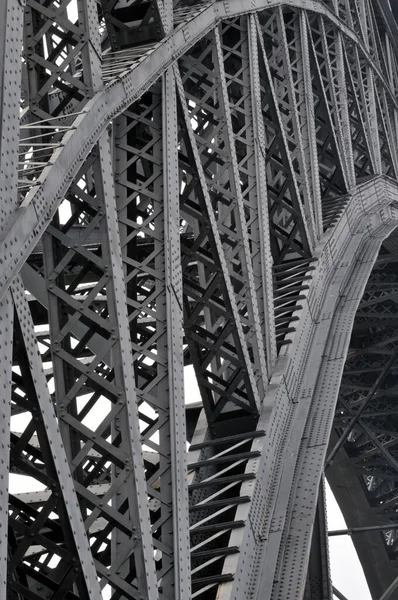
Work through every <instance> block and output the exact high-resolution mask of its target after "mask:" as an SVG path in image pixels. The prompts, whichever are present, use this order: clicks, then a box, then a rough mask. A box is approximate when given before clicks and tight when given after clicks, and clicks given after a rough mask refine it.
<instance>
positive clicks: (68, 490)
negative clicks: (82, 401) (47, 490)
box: [11, 277, 101, 600]
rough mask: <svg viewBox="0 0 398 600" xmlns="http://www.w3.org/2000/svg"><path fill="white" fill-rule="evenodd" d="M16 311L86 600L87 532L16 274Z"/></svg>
mask: <svg viewBox="0 0 398 600" xmlns="http://www.w3.org/2000/svg"><path fill="white" fill-rule="evenodd" d="M11 291H12V296H13V300H14V305H15V309H16V313H17V316H18V319H19V322H20V326H21V331H22V336H23V342H24V344H25V348H26V353H27V356H28V359H29V366H30V369H31V373H32V378H33V382H34V385H35V392H36V395H37V399H38V402H39V406H40V409H41V415H42V419H43V422H44V425H45V428H46V432H47V435H48V440H49V442H50V448H51V452H52V456H53V460H54V465H55V467H56V469H57V474H58V479H59V484H60V487H61V490H62V496H63V499H64V502H65V507H66V511H67V513H68V517H69V519H70V524H71V528H72V532H73V537H74V542H75V545H76V549H77V553H78V556H79V559H80V563H81V568H82V572H83V574H84V578H85V583H86V586H87V594H88V598H89V599H90V600H100V599H101V591H100V586H99V582H98V579H97V573H96V570H95V566H94V560H93V557H92V554H91V550H90V545H89V542H88V539H87V533H86V530H85V528H84V523H83V520H82V518H81V513H80V508H79V502H78V500H77V496H76V491H75V488H74V485H73V479H72V475H71V469H70V463H69V461H68V460H67V454H66V452H65V449H64V446H63V443H62V438H61V436H60V431H59V426H58V421H57V418H56V416H55V411H54V405H53V401H52V398H51V396H50V392H49V389H48V386H47V381H46V378H45V375H44V371H43V364H42V362H41V359H40V352H39V349H38V345H37V339H36V335H35V331H34V326H33V320H32V317H31V313H30V310H29V305H28V302H27V299H26V295H25V289H24V287H23V284H22V281H21V279H20V277H17V278H16V279H15V280H14V282H13V284H12V286H11Z"/></svg>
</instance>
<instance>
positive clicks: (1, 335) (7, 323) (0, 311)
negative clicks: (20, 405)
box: [0, 292, 14, 598]
mask: <svg viewBox="0 0 398 600" xmlns="http://www.w3.org/2000/svg"><path fill="white" fill-rule="evenodd" d="M13 320H14V306H13V302H12V297H11V293H10V292H8V293H7V295H6V296H5V297H4V299H3V300H2V301H1V303H0V339H1V342H0V377H1V388H0V389H1V393H0V431H1V437H0V456H1V459H0V598H6V597H7V558H8V534H7V532H8V484H9V469H10V452H9V443H10V421H11V401H10V399H11V390H12V388H11V377H12V344H13V335H12V334H13Z"/></svg>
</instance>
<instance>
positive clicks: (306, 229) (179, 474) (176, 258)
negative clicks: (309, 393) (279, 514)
mask: <svg viewBox="0 0 398 600" xmlns="http://www.w3.org/2000/svg"><path fill="white" fill-rule="evenodd" d="M245 4H247V6H245ZM0 16H1V17H2V18H1V25H0V43H1V49H2V53H3V54H2V55H3V57H4V70H3V72H2V73H1V75H0V86H1V103H0V112H1V114H0V117H1V119H0V123H1V124H0V151H1V157H0V161H1V162H0V169H1V171H0V192H1V206H0V247H1V249H0V270H1V277H0V300H1V304H0V323H1V342H0V353H1V363H0V369H1V385H0V389H1V390H2V392H1V411H0V420H1V429H2V433H1V440H0V444H1V455H0V475H1V479H0V497H1V500H2V501H1V504H0V528H1V529H0V532H1V535H0V573H1V577H0V598H4V599H7V600H24V599H26V600H42V599H50V598H51V599H52V600H63V599H65V600H74V599H76V600H77V599H90V600H99V599H100V598H104V599H109V598H111V599H112V600H119V599H129V600H138V599H141V600H155V599H159V600H160V599H164V600H173V599H176V600H177V599H179V600H188V599H189V598H191V597H192V598H198V599H200V600H202V599H206V600H213V599H216V598H217V599H219V600H221V599H222V600H229V599H232V598H234V599H235V600H237V599H238V598H260V597H261V598H262V599H263V598H267V599H270V600H271V599H273V600H276V599H277V598H278V599H279V598H283V599H287V598H289V599H290V598H301V597H303V596H302V594H303V592H302V590H303V589H304V587H305V574H306V568H307V563H308V560H309V548H310V541H311V537H310V538H309V541H308V543H307V545H306V546H305V548H301V549H300V548H299V549H297V555H298V554H300V553H302V554H303V556H304V555H305V556H306V557H307V558H306V561H307V562H306V566H305V568H304V570H303V572H302V574H301V575H300V576H301V578H302V580H303V581H302V585H298V584H297V585H290V584H289V582H284V580H283V578H281V577H280V576H279V575H278V574H280V572H281V569H282V570H283V569H284V568H285V567H286V565H285V563H284V543H285V542H286V539H285V537H284V536H281V539H280V541H279V542H278V544H279V545H277V546H275V547H274V546H273V547H274V550H270V551H269V552H270V554H269V555H268V556H272V557H273V558H272V559H270V560H269V561H268V563H267V566H266V567H264V565H263V566H262V567H261V564H262V563H261V560H260V558H259V557H260V554H261V548H262V546H263V544H264V543H265V541H266V540H268V537H269V536H270V532H273V531H276V532H278V531H279V528H280V527H285V525H283V524H280V525H278V524H277V523H276V521H275V518H276V517H275V514H274V513H273V514H274V517H272V515H271V512H272V511H275V510H276V509H275V508H272V503H271V501H270V503H269V505H268V504H267V505H266V507H265V512H264V513H263V516H262V518H261V519H262V520H258V521H256V514H257V513H256V510H257V508H256V507H257V506H260V504H261V502H262V500H261V498H263V497H264V498H265V497H266V496H267V494H268V493H269V494H271V495H272V494H274V491H275V490H276V488H277V487H278V485H279V484H278V485H276V484H275V481H276V480H275V479H272V478H271V479H269V480H268V484H267V485H268V486H269V489H268V488H264V484H263V483H262V480H261V478H260V471H261V469H263V467H261V465H263V464H264V463H266V467H264V468H266V469H268V468H269V469H271V471H272V473H276V472H277V470H278V469H280V470H281V469H282V467H281V466H280V464H279V463H278V460H279V459H277V457H276V456H274V455H273V453H272V451H271V450H270V449H269V448H270V447H269V448H268V446H267V444H268V443H271V442H268V440H269V439H270V435H268V433H269V431H270V429H267V427H266V425H267V424H268V425H269V415H270V412H271V408H272V407H271V400H269V399H270V398H271V399H272V389H274V388H275V386H276V383H275V381H279V379H278V378H281V377H282V378H283V377H284V375H283V365H284V364H285V363H284V361H285V362H286V360H287V358H288V357H289V356H291V355H293V356H294V353H295V352H296V345H295V340H296V339H297V336H298V335H299V334H300V332H301V331H302V330H303V328H304V327H305V324H303V319H302V317H301V314H302V311H301V308H302V302H303V301H304V300H305V299H306V298H307V297H308V294H311V289H312V287H311V286H313V285H314V284H313V281H314V278H315V276H316V275H317V273H318V266H317V265H318V262H319V261H318V259H319V248H321V247H322V244H324V243H325V240H328V239H329V238H330V237H331V236H333V235H334V234H333V232H334V230H335V228H336V227H337V225H338V224H339V223H340V220H341V215H343V213H344V214H346V212H347V210H350V208H349V207H350V204H351V205H353V203H354V197H355V198H356V196H355V193H356V190H357V188H358V186H359V187H360V186H363V185H365V186H366V185H367V183H368V182H373V181H379V180H383V182H389V183H388V185H391V186H393V182H394V180H396V179H397V178H398V152H397V150H398V137H397V134H398V102H397V87H398V52H397V38H396V37H395V31H396V30H395V29H394V24H393V22H392V15H391V13H389V9H388V6H387V4H386V3H384V2H382V1H380V2H379V1H376V0H375V1H373V2H371V1H370V0H355V1H353V0H351V1H349V0H327V1H324V2H321V1H318V0H311V1H309V0H308V1H307V0H302V1H298V0H297V1H290V2H289V3H288V5H287V4H286V5H285V4H284V3H280V2H277V1H275V2H274V1H272V0H271V1H270V0H268V1H265V0H264V1H262V0H253V1H252V2H251V3H244V2H238V1H237V0H229V1H228V0H227V1H225V2H218V1H213V2H212V1H209V2H206V1H205V2H203V1H199V2H192V1H191V2H188V1H187V0H186V1H181V2H177V3H175V4H174V6H173V3H172V1H171V0H150V1H149V0H148V1H134V0H131V1H129V2H128V1H126V2H125V1H122V0H100V1H97V0H26V1H24V0H3V1H2V2H0ZM386 185H387V183H386ZM355 201H356V200H355ZM394 251H395V247H394V248H390V247H389V246H388V245H386V246H384V250H383V252H382V254H381V255H380V258H379V259H378V262H377V263H376V269H375V270H374V272H373V274H372V276H371V279H370V283H369V286H368V288H367V290H366V293H365V296H364V298H363V302H362V304H361V307H360V311H359V313H358V315H357V320H356V325H355V329H354V332H355V333H354V335H353V338H352V339H353V341H352V347H351V349H350V353H349V359H348V362H347V366H346V370H345V374H344V379H343V384H342V388H341V393H340V396H339V401H338V404H337V409H336V410H337V412H336V419H335V425H334V432H335V435H337V437H338V438H339V439H340V441H339V442H338V444H339V448H340V447H342V446H344V449H345V451H346V452H347V454H348V455H349V456H350V461H351V462H352V464H353V465H354V467H353V468H354V470H355V474H356V476H358V475H359V476H360V477H361V478H362V480H363V484H364V493H365V495H366V497H367V498H368V500H369V504H370V506H376V507H377V518H378V519H379V520H378V521H377V523H378V524H379V522H383V523H384V524H391V523H392V524H396V519H395V516H394V515H395V513H396V504H397V480H398V478H397V476H396V475H397V465H398V463H397V461H398V456H395V455H394V452H395V453H396V444H397V435H396V431H395V430H396V423H395V420H393V419H392V417H393V418H394V419H395V415H396V407H395V390H396V381H395V370H396V357H397V349H396V345H397V340H398V337H397V332H396V331H395V324H396V303H395V300H396V297H397V294H398V287H397V286H398V281H396V261H397V260H398V258H397V256H396V255H394ZM348 259H349V260H350V259H351V257H348ZM300 335H301V334H300ZM362 340H365V341H364V342H363V341H362ZM289 346H290V347H289ZM184 366H185V367H187V366H190V367H191V369H193V371H194V373H195V376H196V380H197V384H198V388H199V392H200V397H201V405H200V407H198V406H196V405H195V406H190V405H189V404H186V401H188V402H189V399H190V398H189V396H190V390H189V388H188V389H187V390H185V395H184V387H183V378H184ZM394 369H395V370H394ZM270 381H271V386H270ZM273 382H274V383H273ZM295 402H296V401H295V399H294V397H292V398H291V403H292V406H293V405H294V404H295ZM269 427H270V428H271V425H269ZM281 431H282V430H281ZM277 437H278V436H277ZM273 439H274V438H272V440H273ZM275 439H276V438H275ZM272 440H271V441H272ZM272 443H274V442H272ZM275 443H276V442H275ZM278 443H279V442H278ZM284 443H285V442H284V438H283V436H282V434H281V436H280V444H284ZM336 443H337V442H336ZM281 447H282V446H281ZM267 448H268V450H267ZM339 448H338V449H339ZM187 450H189V451H188V452H187ZM335 452H337V449H336V450H335ZM322 461H323V458H321V461H320V463H319V466H318V471H317V473H318V475H319V477H320V475H321V471H322ZM279 462H280V461H279ZM278 465H279V466H278ZM262 472H263V471H261V473H262ZM318 475H317V476H318ZM272 477H274V475H272ZM319 477H318V479H319ZM8 480H9V481H10V489H9V490H8ZM18 482H19V484H18ZM273 482H274V483H273ZM17 484H18V485H19V487H18V485H17ZM32 489H34V490H38V491H34V492H33V491H31V490H32ZM286 494H287V496H288V495H289V490H287V492H286ZM7 497H8V509H7ZM270 497H271V496H270ZM320 497H321V500H322V493H321V495H320ZM321 504H322V502H321V501H320V506H321ZM253 511H254V512H253ZM271 517H272V518H273V519H274V520H272V518H271ZM311 522H313V523H315V526H314V527H312V525H311V531H312V529H314V531H315V533H314V536H315V537H316V536H318V537H319V538H322V540H323V541H322V542H321V544H322V547H323V549H325V548H327V544H326V542H325V540H324V537H325V535H324V533H325V527H326V525H325V522H324V516H323V513H322V507H321V510H320V512H319V514H318V516H317V517H316V518H315V508H314V516H313V518H312V520H311ZM267 527H268V529H267ZM281 531H282V530H281ZM7 532H8V533H7ZM272 539H274V538H272ZM384 540H385V547H386V551H387V554H388V556H389V557H391V558H392V559H395V558H396V552H397V549H396V548H397V541H396V529H395V528H394V527H393V528H392V529H387V530H385V532H384ZM314 544H315V542H314ZM315 546H316V544H315ZM326 554H327V550H326ZM313 560H314V558H313V556H312V557H311V561H313ZM325 560H326V563H327V557H326V559H325ZM311 564H312V562H311ZM259 565H260V566H259ZM284 565H285V567H284ZM323 566H324V567H325V564H324V565H323ZM325 568H326V577H327V583H325V581H323V583H322V585H323V592H322V593H324V596H323V597H324V598H325V599H327V598H330V599H331V598H332V591H331V587H330V583H329V575H328V569H327V566H326V567H325ZM238 573H239V574H240V575H239V577H238V575H237V574H238ZM303 582H304V583H303ZM311 582H312V583H311ZM296 583H297V582H296ZM388 583H389V582H388ZM320 585H321V584H320ZM286 586H287V587H286ZM289 586H290V587H289ZM311 586H312V587H311ZM311 590H312V591H311ZM311 594H312V595H311ZM317 594H318V592H317V591H315V587H314V579H312V580H311V581H310V582H309V583H308V584H307V588H306V598H307V599H310V600H319V598H320V597H321V596H320V595H317ZM260 595H261V596H260ZM386 597H387V596H386Z"/></svg>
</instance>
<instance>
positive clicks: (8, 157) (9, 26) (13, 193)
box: [0, 0, 24, 233]
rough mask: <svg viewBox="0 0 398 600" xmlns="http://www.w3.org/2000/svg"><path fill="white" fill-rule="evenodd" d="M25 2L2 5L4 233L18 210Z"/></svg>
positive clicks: (0, 182)
mask: <svg viewBox="0 0 398 600" xmlns="http://www.w3.org/2000/svg"><path fill="white" fill-rule="evenodd" d="M23 14H24V7H23V2H20V0H3V1H2V2H1V3H0V61H1V69H0V160H1V162H0V233H1V232H3V231H4V229H5V228H6V226H7V222H8V219H9V217H10V216H11V214H12V213H13V211H14V210H15V209H16V208H17V204H18V193H17V182H18V167H19V165H18V143H19V135H18V134H19V110H20V97H21V65H22V62H21V52H22V36H23Z"/></svg>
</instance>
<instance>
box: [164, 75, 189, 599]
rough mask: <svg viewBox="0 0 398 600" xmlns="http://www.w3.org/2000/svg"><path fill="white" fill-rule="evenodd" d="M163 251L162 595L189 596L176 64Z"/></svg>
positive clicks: (168, 109)
mask: <svg viewBox="0 0 398 600" xmlns="http://www.w3.org/2000/svg"><path fill="white" fill-rule="evenodd" d="M162 128H163V169H164V171H163V177H164V205H165V214H164V217H165V218H164V232H165V240H164V243H165V244H164V250H165V291H166V311H167V321H166V327H167V355H168V365H167V368H168V394H169V411H170V412H169V419H170V433H169V435H170V462H171V472H170V479H171V481H170V486H171V498H170V500H171V510H172V528H173V530H172V531H171V532H170V542H169V543H170V545H171V546H172V547H173V550H174V556H173V561H174V577H173V578H172V577H170V575H171V574H170V575H169V576H167V577H165V580H164V582H163V586H164V596H165V597H167V596H168V593H169V592H168V590H171V589H174V596H173V597H174V598H175V600H185V599H188V598H190V595H191V581H190V579H191V577H190V569H191V565H190V544H189V514H188V505H189V502H188V473H187V452H186V424H185V397H184V356H183V312H182V303H183V298H182V270H181V247H180V208H179V193H180V190H179V174H178V143H177V142H178V135H177V133H178V132H177V96H176V82H175V78H174V73H173V68H172V67H170V68H169V69H168V70H167V71H166V73H165V74H164V75H163V82H162Z"/></svg>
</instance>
